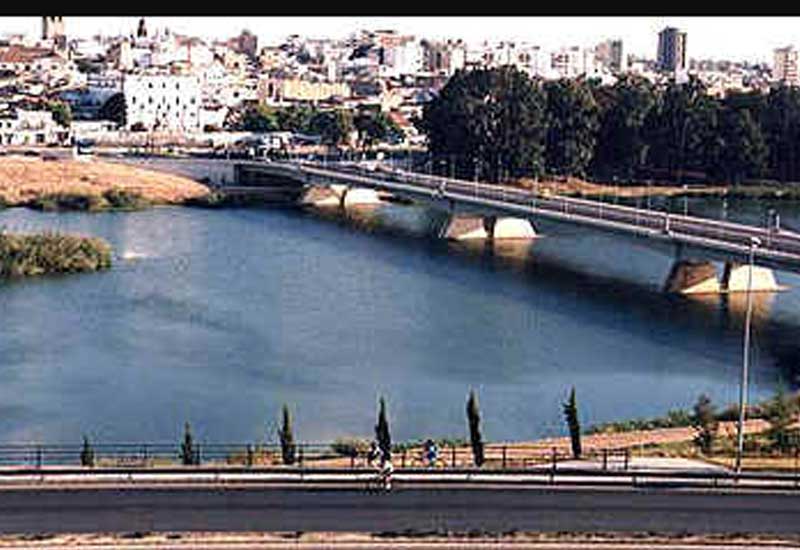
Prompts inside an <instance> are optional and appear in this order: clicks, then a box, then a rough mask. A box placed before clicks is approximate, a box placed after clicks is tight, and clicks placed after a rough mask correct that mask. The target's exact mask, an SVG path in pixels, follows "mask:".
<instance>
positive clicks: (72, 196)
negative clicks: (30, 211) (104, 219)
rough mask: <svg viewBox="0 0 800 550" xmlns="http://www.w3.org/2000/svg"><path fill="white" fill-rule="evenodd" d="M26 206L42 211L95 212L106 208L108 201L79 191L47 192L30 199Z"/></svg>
mask: <svg viewBox="0 0 800 550" xmlns="http://www.w3.org/2000/svg"><path fill="white" fill-rule="evenodd" d="M28 206H30V207H31V208H35V209H36V210H42V211H44V212H57V211H60V210H80V211H86V212H97V211H100V210H105V209H106V208H108V201H107V200H106V199H105V198H104V197H102V196H100V195H89V194H79V193H48V194H45V195H40V196H38V197H36V198H35V199H33V200H32V201H30V202H29V203H28Z"/></svg>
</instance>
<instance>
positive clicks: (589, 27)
mask: <svg viewBox="0 0 800 550" xmlns="http://www.w3.org/2000/svg"><path fill="white" fill-rule="evenodd" d="M146 21H147V26H148V28H149V29H155V28H163V27H169V28H170V29H172V30H173V31H176V32H178V33H180V34H190V35H195V36H200V37H209V38H227V37H230V36H234V35H236V34H238V33H239V32H240V31H241V30H242V29H245V28H247V29H249V30H250V31H252V32H253V33H255V34H256V35H258V37H259V45H269V44H278V43H279V42H280V41H281V40H282V39H284V38H286V37H287V36H289V35H290V34H299V35H301V36H304V37H308V38H323V37H330V38H342V37H345V36H347V35H349V34H350V33H352V32H355V31H357V30H360V29H373V30H374V29H395V30H397V31H399V32H402V33H409V34H414V35H416V36H417V37H419V38H432V39H441V38H463V39H465V40H467V41H468V42H479V41H482V40H517V41H523V40H524V41H528V42H531V43H534V44H537V45H540V46H542V47H545V48H557V47H560V46H593V45H595V44H597V43H598V42H601V41H602V40H605V39H607V38H621V39H622V40H623V46H624V50H625V53H632V54H636V55H640V56H646V57H648V58H654V57H655V54H656V46H657V43H658V31H660V30H661V29H662V28H664V27H665V26H674V27H678V28H679V29H681V30H684V31H686V32H687V33H688V38H687V41H688V55H689V57H692V58H696V59H707V58H708V59H729V60H733V61H745V60H746V61H760V62H768V63H771V62H772V51H773V50H774V49H775V48H779V47H784V46H787V45H790V44H791V45H795V46H800V17H752V16H750V17H610V16H609V17H550V16H548V17H545V16H531V17H529V16H524V17H523V16H516V17H485V16H478V17H475V16H473V17H452V16H439V17H431V16H426V17H417V16H402V17H401V16H394V17H350V16H340V17H288V16H267V17H163V16H159V17H146ZM137 22H138V17H77V16H72V17H65V24H66V30H67V35H68V36H71V37H72V36H78V37H89V36H92V35H94V34H97V33H98V32H102V33H103V34H106V35H115V34H130V33H131V32H133V31H134V30H135V29H136V25H137ZM40 32H41V18H39V17H3V18H1V19H0V34H7V33H26V34H30V35H34V36H38V35H39V33H40Z"/></svg>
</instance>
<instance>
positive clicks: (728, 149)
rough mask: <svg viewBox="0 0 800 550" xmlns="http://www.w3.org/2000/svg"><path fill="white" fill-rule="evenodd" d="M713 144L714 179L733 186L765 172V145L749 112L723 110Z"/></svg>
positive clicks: (756, 123) (712, 171)
mask: <svg viewBox="0 0 800 550" xmlns="http://www.w3.org/2000/svg"><path fill="white" fill-rule="evenodd" d="M716 145H717V148H716V150H715V154H714V158H713V159H711V173H713V174H714V175H715V176H717V177H723V178H725V180H726V181H727V182H730V183H732V184H734V185H735V184H738V183H740V182H741V181H742V180H743V179H744V178H747V177H760V176H762V175H763V174H764V173H765V172H766V169H767V156H768V149H767V144H766V141H765V140H764V136H763V134H762V133H761V128H760V126H759V125H758V122H757V120H756V119H755V118H754V117H753V116H752V115H751V113H750V110H749V109H746V108H744V109H737V108H734V107H731V106H724V107H723V108H722V110H721V115H720V117H719V128H718V132H717V139H716Z"/></svg>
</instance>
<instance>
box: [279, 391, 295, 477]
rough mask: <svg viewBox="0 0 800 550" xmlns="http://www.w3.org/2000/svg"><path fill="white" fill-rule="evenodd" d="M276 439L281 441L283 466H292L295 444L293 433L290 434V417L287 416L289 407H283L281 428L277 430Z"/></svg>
mask: <svg viewBox="0 0 800 550" xmlns="http://www.w3.org/2000/svg"><path fill="white" fill-rule="evenodd" d="M278 437H280V440H281V456H282V458H283V463H284V464H294V459H295V456H294V455H295V444H294V433H293V432H292V417H291V415H290V414H289V407H288V406H287V405H284V406H283V411H282V420H281V427H280V429H279V430H278Z"/></svg>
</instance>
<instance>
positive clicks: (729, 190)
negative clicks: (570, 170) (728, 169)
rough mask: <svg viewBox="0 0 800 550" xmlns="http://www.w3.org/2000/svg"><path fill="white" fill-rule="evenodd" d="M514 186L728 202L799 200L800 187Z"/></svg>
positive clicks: (582, 194) (574, 182)
mask: <svg viewBox="0 0 800 550" xmlns="http://www.w3.org/2000/svg"><path fill="white" fill-rule="evenodd" d="M516 185H518V186H519V187H522V188H524V189H530V190H538V192H539V193H541V194H542V195H545V196H553V195H561V196H568V197H578V198H595V199H596V198H601V199H611V198H617V197H619V198H621V199H636V198H640V199H641V198H647V197H672V198H678V197H694V198H708V197H727V198H731V199H782V200H800V186H797V185H794V184H780V185H733V186H726V185H691V186H683V185H642V184H638V185H614V184H609V183H593V182H588V181H585V180H582V179H578V178H567V179H566V180H565V181H541V182H534V181H533V180H532V179H528V178H523V179H520V180H518V181H517V182H516Z"/></svg>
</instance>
